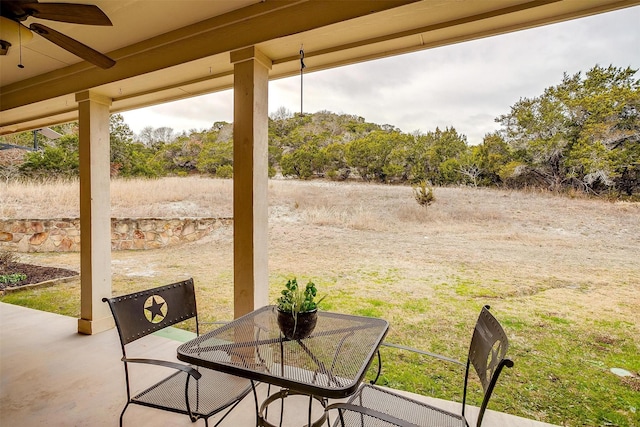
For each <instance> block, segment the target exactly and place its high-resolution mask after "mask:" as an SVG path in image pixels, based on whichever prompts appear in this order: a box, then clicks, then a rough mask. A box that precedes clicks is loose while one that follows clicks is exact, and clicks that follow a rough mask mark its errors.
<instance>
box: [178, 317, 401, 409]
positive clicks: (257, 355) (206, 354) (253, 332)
mask: <svg viewBox="0 0 640 427" xmlns="http://www.w3.org/2000/svg"><path fill="white" fill-rule="evenodd" d="M388 328H389V324H388V322H387V321H386V320H383V319H376V318H369V317H360V316H352V315H347V314H338V313H329V312H324V311H319V312H318V322H317V324H316V327H315V329H314V331H313V333H312V334H311V335H310V336H309V337H308V338H304V339H302V340H294V341H291V340H288V339H286V338H284V337H283V336H282V334H281V333H280V329H279V328H278V323H277V310H276V307H275V306H267V307H263V308H260V309H258V310H256V311H253V312H251V313H249V314H247V315H245V316H243V317H240V318H238V319H236V320H234V321H232V322H230V323H228V324H226V325H224V326H222V327H221V328H218V329H216V330H214V331H212V332H209V333H207V334H205V335H202V336H200V337H198V338H196V339H194V340H191V341H189V342H187V343H185V344H183V345H181V346H180V347H179V348H178V359H180V360H182V361H185V362H188V363H191V364H194V365H199V366H204V367H207V368H211V369H216V370H219V371H222V372H227V373H230V374H234V375H237V376H240V377H245V378H249V379H252V380H257V381H261V382H267V383H270V384H274V385H278V386H281V387H286V388H290V389H292V390H296V391H299V392H303V393H307V394H312V395H317V396H323V397H328V398H341V397H346V396H349V395H351V394H353V393H354V392H355V391H356V389H357V388H358V385H359V383H360V381H361V380H362V378H363V377H364V374H365V372H366V370H367V368H368V366H369V364H370V363H371V360H372V359H373V357H374V356H375V353H376V351H377V349H378V346H379V345H380V343H381V342H382V340H383V339H384V337H385V335H386V333H387V330H388Z"/></svg>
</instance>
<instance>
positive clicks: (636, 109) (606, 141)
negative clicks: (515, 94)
mask: <svg viewBox="0 0 640 427" xmlns="http://www.w3.org/2000/svg"><path fill="white" fill-rule="evenodd" d="M636 71H637V70H633V69H631V68H629V67H628V68H616V67H613V66H609V67H607V68H604V67H600V66H598V65H596V66H595V67H593V68H592V69H591V70H589V71H588V72H587V73H585V74H584V76H583V75H582V73H576V74H574V75H573V76H569V75H567V74H566V73H565V75H564V77H563V79H562V82H561V83H560V84H559V85H557V86H554V87H550V88H547V89H545V91H544V93H543V94H542V95H541V96H539V97H536V98H533V99H527V98H524V99H521V100H520V101H518V102H517V103H516V104H515V105H514V106H512V107H511V112H510V113H509V114H506V115H503V116H500V117H498V118H497V119H496V121H498V122H499V123H500V124H502V126H503V130H502V132H501V134H502V136H503V137H504V140H505V141H506V142H507V144H508V145H509V147H510V148H511V150H512V152H513V154H514V160H517V161H519V162H520V163H521V165H522V166H523V167H524V168H526V169H527V170H529V171H530V172H531V173H530V176H531V177H534V178H535V179H542V180H543V182H544V183H545V185H547V186H548V187H549V188H551V189H554V190H558V189H561V188H566V187H569V186H572V187H574V188H580V189H582V190H584V191H589V192H600V191H619V190H623V191H625V192H626V193H627V194H631V193H632V192H634V191H638V186H637V183H636V181H637V179H636V178H637V174H636V172H635V171H637V165H638V162H640V148H639V143H640V82H639V80H637V79H635V78H634V76H635V73H636ZM522 169H523V168H522V167H521V168H520V169H518V168H513V170H514V171H516V170H522ZM617 188H618V189H619V190H617Z"/></svg>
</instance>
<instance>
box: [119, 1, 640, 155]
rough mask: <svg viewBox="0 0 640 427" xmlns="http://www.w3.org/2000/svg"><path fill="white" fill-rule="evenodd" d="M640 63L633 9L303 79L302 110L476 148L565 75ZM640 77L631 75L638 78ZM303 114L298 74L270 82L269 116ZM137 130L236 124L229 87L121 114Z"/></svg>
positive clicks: (639, 22) (639, 18) (639, 19)
mask: <svg viewBox="0 0 640 427" xmlns="http://www.w3.org/2000/svg"><path fill="white" fill-rule="evenodd" d="M596 64H599V65H601V66H609V65H614V66H616V67H627V66H631V67H632V68H634V69H637V68H640V7H638V6H637V7H633V8H627V9H623V10H620V11H616V12H609V13H606V14H600V15H596V16H592V17H588V18H582V19H578V20H573V21H569V22H563V23H560V24H554V25H547V26H544V27H540V28H534V29H531V30H525V31H519V32H516V33H510V34H506V35H502V36H495V37H490V38H485V39H481V40H475V41H471V42H466V43H460V44H456V45H451V46H445V47H441V48H436V49H429V50H424V51H421V52H416V53H410V54H405V55H400V56H395V57H392V58H386V59H380V60H376V61H369V62H364V63H361V64H356V65H349V66H345V67H340V68H335V69H332V70H327V71H318V72H315V73H308V74H305V75H304V111H305V112H306V113H313V112H316V111H320V110H329V111H332V112H334V113H345V114H355V115H358V116H362V117H364V118H365V119H366V121H368V122H374V123H378V124H391V125H394V126H396V127H398V128H400V129H401V130H402V131H403V132H413V131H416V130H420V131H422V132H428V131H432V130H435V128H436V127H440V128H441V129H443V128H445V127H447V126H453V127H455V128H456V130H457V131H458V133H461V134H463V135H466V136H467V140H468V142H469V143H470V144H479V143H481V142H482V138H483V136H484V135H485V134H486V133H488V132H492V131H493V130H496V129H498V125H497V123H495V121H494V119H495V118H496V117H498V116H500V115H501V114H506V113H508V112H509V111H510V107H511V106H512V105H513V104H514V103H515V102H516V101H518V99H520V98H522V97H528V98H532V97H535V96H538V95H541V94H542V92H543V90H544V89H545V88H547V87H550V86H555V85H557V84H559V83H560V82H561V80H562V76H563V73H564V72H567V73H569V74H570V75H572V74H575V73H577V72H579V71H582V72H583V73H584V72H586V71H588V70H589V69H591V68H592V67H593V66H594V65H596ZM639 77H640V76H639V75H638V74H636V78H639ZM279 107H285V108H287V109H288V110H290V111H291V112H299V111H300V77H299V76H297V77H290V78H286V79H281V80H274V81H271V82H270V83H269V112H270V113H272V112H274V111H276V110H277V109H278V108H279ZM123 116H124V119H125V122H126V123H127V124H128V125H129V127H131V129H132V130H133V131H134V132H136V133H137V132H140V130H141V129H143V128H144V127H146V126H152V127H154V128H158V127H162V126H168V127H171V128H173V129H174V131H175V132H182V131H189V130H192V129H198V130H202V129H208V128H210V127H211V125H212V124H213V123H214V122H216V121H228V122H231V121H233V95H232V92H231V91H230V90H228V91H224V92H218V93H214V94H210V95H204V96H199V97H196V98H190V99H186V100H181V101H176V102H172V103H167V104H163V105H158V106H154V107H149V108H143V109H139V110H134V111H129V112H126V113H123Z"/></svg>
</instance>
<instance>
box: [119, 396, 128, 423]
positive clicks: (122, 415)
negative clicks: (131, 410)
mask: <svg viewBox="0 0 640 427" xmlns="http://www.w3.org/2000/svg"><path fill="white" fill-rule="evenodd" d="M129 403H130V402H127V404H126V405H124V409H123V410H122V412H121V413H120V427H122V419H123V417H124V411H126V410H127V408H128V407H129Z"/></svg>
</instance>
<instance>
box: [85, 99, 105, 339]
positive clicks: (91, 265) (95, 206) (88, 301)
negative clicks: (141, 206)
mask: <svg viewBox="0 0 640 427" xmlns="http://www.w3.org/2000/svg"><path fill="white" fill-rule="evenodd" d="M76 102H78V112H79V122H80V127H79V128H80V147H79V154H80V319H78V332H79V333H81V334H95V333H98V332H101V331H104V330H107V329H110V328H112V327H113V326H114V321H113V317H112V316H111V312H110V311H109V307H108V306H107V304H105V303H103V302H102V298H103V297H111V200H110V197H109V195H110V189H109V184H110V164H109V149H110V147H109V107H110V106H111V98H108V97H105V96H101V95H98V94H95V93H92V92H90V91H87V92H80V93H77V94H76Z"/></svg>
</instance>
